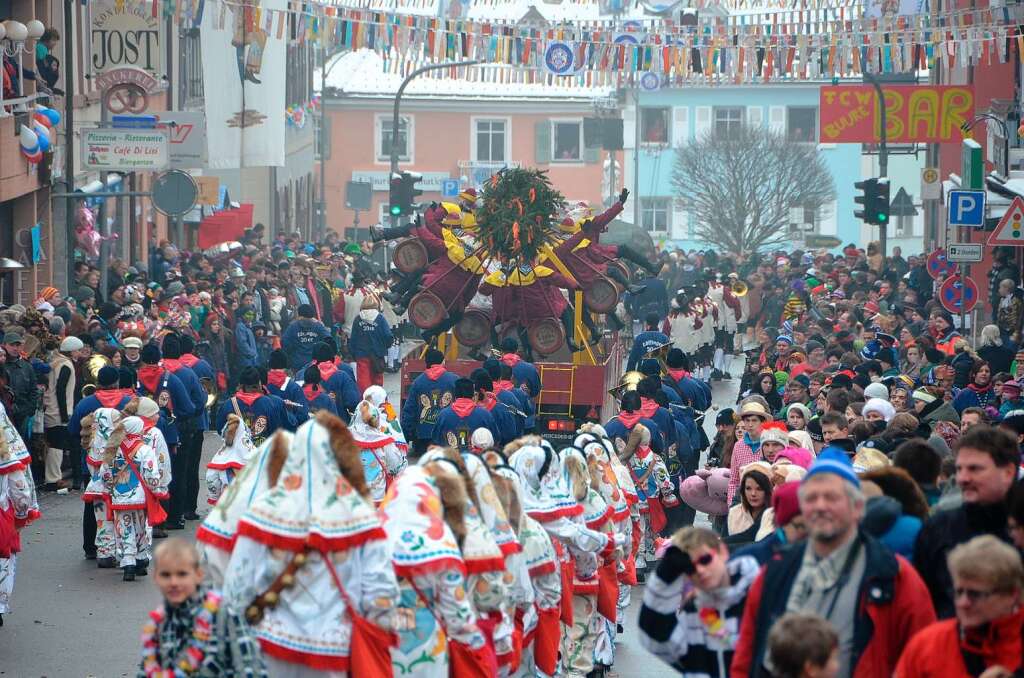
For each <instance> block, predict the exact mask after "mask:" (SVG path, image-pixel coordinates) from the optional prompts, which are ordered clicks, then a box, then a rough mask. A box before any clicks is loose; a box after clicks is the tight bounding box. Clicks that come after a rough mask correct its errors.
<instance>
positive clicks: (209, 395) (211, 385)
mask: <svg viewBox="0 0 1024 678" xmlns="http://www.w3.org/2000/svg"><path fill="white" fill-rule="evenodd" d="M199 383H200V384H202V385H203V390H204V391H206V409H210V408H211V407H213V405H214V403H216V402H217V384H216V383H215V382H214V381H213V379H211V378H210V377H203V378H202V379H200V380H199Z"/></svg>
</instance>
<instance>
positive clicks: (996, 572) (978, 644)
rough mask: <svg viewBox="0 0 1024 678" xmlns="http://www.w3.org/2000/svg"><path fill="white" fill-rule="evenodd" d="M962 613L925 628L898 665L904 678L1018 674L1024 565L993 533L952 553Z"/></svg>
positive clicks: (1023, 617)
mask: <svg viewBox="0 0 1024 678" xmlns="http://www.w3.org/2000/svg"><path fill="white" fill-rule="evenodd" d="M946 561H947V564H948V566H949V573H950V574H951V575H952V577H953V591H954V604H955V606H956V618H954V619H944V620H942V621H938V622H935V623H934V624H932V625H931V626H928V627H926V628H924V629H922V630H921V631H920V632H918V634H917V635H916V636H914V638H913V639H912V640H911V641H910V643H908V644H907V647H906V649H905V650H904V651H903V656H902V657H900V661H899V664H898V665H897V666H896V672H895V674H894V675H895V676H897V677H898V678H918V677H920V678H927V677H931V676H935V677H938V676H942V678H960V677H961V676H962V677H964V678H967V677H968V676H982V678H997V677H1009V676H1014V675H1018V674H1019V673H1020V669H1021V668H1022V666H1024V661H1022V658H1024V648H1022V641H1021V628H1022V624H1024V609H1022V606H1021V591H1022V589H1024V565H1022V563H1021V557H1020V554H1019V553H1018V552H1017V550H1016V549H1015V548H1014V547H1012V546H1010V545H1009V544H1006V543H1004V542H1002V541H1000V540H999V539H998V538H996V537H994V536H992V535H983V536H980V537H975V538H974V539H971V540H970V541H968V542H966V543H964V544H960V545H959V546H957V547H956V548H954V549H953V550H952V551H950V553H949V555H948V556H947V558H946Z"/></svg>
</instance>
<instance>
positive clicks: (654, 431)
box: [604, 412, 665, 455]
mask: <svg viewBox="0 0 1024 678" xmlns="http://www.w3.org/2000/svg"><path fill="white" fill-rule="evenodd" d="M637 424H643V425H644V426H645V427H647V430H648V431H650V432H651V449H652V450H653V451H654V453H655V454H658V455H660V454H662V453H663V452H664V450H665V445H664V443H665V439H664V438H663V437H662V435H661V430H660V429H659V428H658V425H657V424H656V423H654V422H653V421H652V420H650V419H648V418H647V417H642V416H640V414H639V413H638V412H633V413H627V412H620V413H619V414H617V415H615V416H614V417H612V418H611V419H609V420H608V423H607V424H605V425H604V431H605V433H607V434H608V439H609V440H611V441H612V442H614V443H615V447H616V449H618V450H621V449H622V448H623V446H625V444H626V441H627V440H628V439H629V434H630V432H631V431H632V430H633V427H635V426H636V425H637Z"/></svg>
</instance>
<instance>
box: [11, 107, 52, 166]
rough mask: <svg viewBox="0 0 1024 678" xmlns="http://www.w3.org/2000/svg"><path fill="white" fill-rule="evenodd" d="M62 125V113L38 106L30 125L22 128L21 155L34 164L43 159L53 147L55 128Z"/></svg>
mask: <svg viewBox="0 0 1024 678" xmlns="http://www.w3.org/2000/svg"><path fill="white" fill-rule="evenodd" d="M58 124H60V113H58V112H57V111H55V110H53V109H52V108H47V107H46V106H41V105H37V106H36V110H35V113H33V114H32V119H31V121H30V123H29V125H22V126H21V134H20V142H21V154H22V155H23V156H25V159H26V160H28V161H29V162H30V163H32V164H36V163H38V162H40V161H41V160H42V159H43V153H47V152H48V151H49V150H50V149H51V148H52V147H53V141H54V140H53V139H52V138H51V136H50V135H51V134H53V128H54V127H55V126H56V125H58Z"/></svg>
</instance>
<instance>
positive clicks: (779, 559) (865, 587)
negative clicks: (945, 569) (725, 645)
mask: <svg viewBox="0 0 1024 678" xmlns="http://www.w3.org/2000/svg"><path fill="white" fill-rule="evenodd" d="M858 538H859V539H861V544H862V548H863V549H864V555H865V557H866V558H867V562H866V563H865V568H864V577H863V578H862V579H861V581H860V588H859V600H858V604H857V616H856V618H855V619H854V630H853V635H854V642H853V665H854V666H855V669H854V672H853V678H882V677H884V676H891V675H892V673H893V671H894V670H895V668H896V662H897V661H898V660H899V658H900V655H901V654H902V653H903V648H904V647H906V646H907V643H908V642H910V639H911V638H912V637H913V636H914V634H915V633H917V632H918V631H920V630H921V629H923V628H924V627H926V626H928V625H929V624H931V623H932V622H934V621H935V610H934V608H932V599H931V597H930V596H929V595H928V588H927V587H926V586H925V585H924V582H923V581H922V580H921V577H920V575H918V574H917V571H916V570H915V569H914V568H913V566H912V565H911V564H910V563H908V562H907V561H906V560H905V559H904V558H903V557H902V556H897V555H893V554H892V553H891V552H890V551H889V550H888V549H887V548H885V547H884V546H882V544H881V543H879V542H878V541H877V540H875V539H874V538H873V537H871V536H869V535H867V534H866V533H864V532H861V533H860V534H859V535H858ZM806 548H807V543H806V542H804V543H802V544H796V545H794V546H793V547H792V548H790V549H786V550H784V551H780V552H778V553H776V554H775V555H774V556H773V557H772V559H771V560H769V561H768V563H766V564H765V566H764V568H763V569H762V570H761V574H759V575H758V576H757V580H756V581H755V582H754V585H753V586H752V587H751V588H750V593H748V594H747V604H746V607H744V608H743V620H742V622H741V623H740V637H739V641H738V643H737V645H736V653H735V654H734V655H733V660H732V670H731V672H730V675H731V676H732V678H747V676H753V677H755V678H756V677H762V676H765V675H766V674H765V671H764V669H763V668H762V666H763V663H764V656H765V652H766V648H767V646H768V631H769V629H770V628H771V626H772V623H774V622H775V620H776V619H778V618H779V617H781V616H782V615H783V614H785V612H786V602H787V601H788V600H789V594H790V591H791V590H792V588H793V582H794V580H795V579H796V574H797V572H798V571H799V569H800V565H801V563H802V562H803V558H804V549H806Z"/></svg>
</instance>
